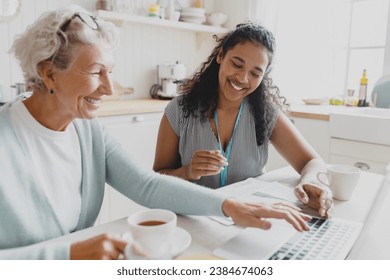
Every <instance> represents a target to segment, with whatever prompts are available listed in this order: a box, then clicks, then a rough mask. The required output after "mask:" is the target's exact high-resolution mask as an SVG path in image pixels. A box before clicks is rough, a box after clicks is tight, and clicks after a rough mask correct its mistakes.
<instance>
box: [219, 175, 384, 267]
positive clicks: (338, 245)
mask: <svg viewBox="0 0 390 280" xmlns="http://www.w3.org/2000/svg"><path fill="white" fill-rule="evenodd" d="M389 178H390V172H387V175H386V176H385V179H384V180H383V183H382V186H381V188H380V189H379V192H378V195H377V196H376V198H378V196H379V195H380V193H381V190H383V189H385V188H384V186H383V185H384V184H386V182H387V181H388V180H390V179H389ZM273 189H275V188H274V187H273ZM290 193H291V191H290ZM250 196H251V197H252V201H253V202H254V201H255V200H256V197H257V196H262V197H266V198H274V199H275V200H276V197H274V196H273V195H272V194H271V195H270V194H269V193H268V192H267V191H264V192H263V191H258V190H256V191H253V190H252V193H251V195H250ZM282 199H283V200H287V201H288V200H290V198H286V197H284V198H282ZM245 200H246V199H245ZM290 202H292V203H297V202H296V201H290ZM372 212H373V211H370V214H369V215H368V217H367V218H366V221H368V219H369V216H370V215H371V214H372ZM308 224H309V227H310V231H307V232H302V233H300V232H297V231H296V230H295V229H294V228H293V227H292V226H291V225H290V224H288V223H287V222H286V221H284V220H273V221H272V228H271V229H270V230H261V229H257V228H246V229H243V230H242V231H241V232H240V233H239V234H238V235H236V236H235V237H233V238H232V239H230V240H229V241H227V242H226V243H224V244H222V245H221V246H220V247H218V248H216V249H215V250H214V251H213V254H214V255H216V256H218V257H221V258H223V259H235V260H259V259H268V260H290V259H291V260H341V259H345V258H346V257H347V256H348V254H349V252H350V251H351V249H352V247H353V246H354V244H355V242H356V241H357V239H358V238H359V235H360V233H361V231H362V229H363V223H359V222H355V221H348V220H343V219H337V218H332V219H330V220H326V219H323V218H319V217H315V216H314V217H313V218H312V219H311V220H310V221H309V223H308Z"/></svg>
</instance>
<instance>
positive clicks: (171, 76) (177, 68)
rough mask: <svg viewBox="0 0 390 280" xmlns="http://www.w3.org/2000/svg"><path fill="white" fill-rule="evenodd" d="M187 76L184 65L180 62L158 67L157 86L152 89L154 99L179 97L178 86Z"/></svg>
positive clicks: (151, 93)
mask: <svg viewBox="0 0 390 280" xmlns="http://www.w3.org/2000/svg"><path fill="white" fill-rule="evenodd" d="M185 76H186V68H185V66H184V64H181V63H179V62H176V63H167V64H159V65H157V84H155V85H153V86H152V88H151V89H150V95H151V96H152V97H153V98H160V99H172V98H174V97H175V96H177V84H178V83H180V82H181V81H182V80H183V79H184V78H185Z"/></svg>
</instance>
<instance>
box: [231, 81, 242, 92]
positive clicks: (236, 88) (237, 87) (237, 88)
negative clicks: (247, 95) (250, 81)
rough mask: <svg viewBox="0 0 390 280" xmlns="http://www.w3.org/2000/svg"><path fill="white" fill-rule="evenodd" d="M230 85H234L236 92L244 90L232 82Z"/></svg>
mask: <svg viewBox="0 0 390 280" xmlns="http://www.w3.org/2000/svg"><path fill="white" fill-rule="evenodd" d="M230 84H231V85H232V87H233V88H234V89H235V90H242V89H243V88H242V87H239V86H237V85H235V84H233V82H232V81H230Z"/></svg>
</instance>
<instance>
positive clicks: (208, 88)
mask: <svg viewBox="0 0 390 280" xmlns="http://www.w3.org/2000/svg"><path fill="white" fill-rule="evenodd" d="M213 38H214V39H215V40H216V42H217V46H216V47H215V48H214V49H213V51H212V53H211V55H210V56H209V57H208V59H207V61H205V62H204V63H203V64H202V65H201V67H200V70H198V71H197V72H196V73H195V74H194V76H193V77H192V78H190V79H187V80H186V81H184V82H183V83H182V84H181V86H180V90H181V92H182V94H183V98H182V99H181V100H180V103H179V105H180V106H181V107H182V110H183V113H184V117H185V118H188V117H189V116H190V115H192V116H193V117H194V118H200V121H201V122H202V123H204V122H206V121H207V120H208V116H209V113H210V112H213V111H214V110H216V108H217V105H218V83H219V82H218V73H219V67H220V65H219V64H218V63H217V56H218V54H219V52H221V54H222V57H224V56H225V55H226V53H227V52H228V51H229V50H230V49H232V48H234V47H235V46H236V45H238V44H243V43H245V42H248V41H249V42H252V43H255V44H261V45H263V46H264V47H265V48H266V49H267V50H268V58H269V64H268V67H267V70H266V72H265V74H264V78H263V80H262V82H261V83H260V85H259V86H258V87H257V88H256V89H255V90H254V92H253V93H251V94H249V95H248V96H247V100H248V102H249V105H250V110H251V113H252V114H253V117H254V121H255V129H256V142H257V145H259V146H260V145H262V144H263V143H264V142H265V141H266V139H267V135H266V131H269V126H270V124H271V122H270V119H271V118H272V114H271V112H272V111H274V110H275V107H276V108H279V109H281V110H285V109H286V108H287V106H288V105H287V102H286V98H284V97H281V96H280V93H279V88H278V87H277V86H274V85H273V82H272V78H271V77H270V75H269V73H270V71H271V65H272V58H273V54H274V50H275V39H274V36H273V35H272V33H271V32H270V31H268V30H267V29H265V28H264V27H263V26H261V25H260V24H257V23H253V22H246V23H242V24H239V25H237V26H236V29H235V30H232V31H230V32H228V33H226V34H225V35H223V36H222V37H220V38H218V36H216V35H214V36H213Z"/></svg>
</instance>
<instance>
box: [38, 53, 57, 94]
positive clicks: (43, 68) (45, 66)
mask: <svg viewBox="0 0 390 280" xmlns="http://www.w3.org/2000/svg"><path fill="white" fill-rule="evenodd" d="M38 73H39V76H40V77H41V79H42V82H43V84H44V85H45V86H46V88H47V89H49V90H50V89H54V87H55V80H56V79H55V73H56V69H55V67H54V65H53V63H52V62H51V61H48V60H45V61H42V62H41V63H39V65H38Z"/></svg>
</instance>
